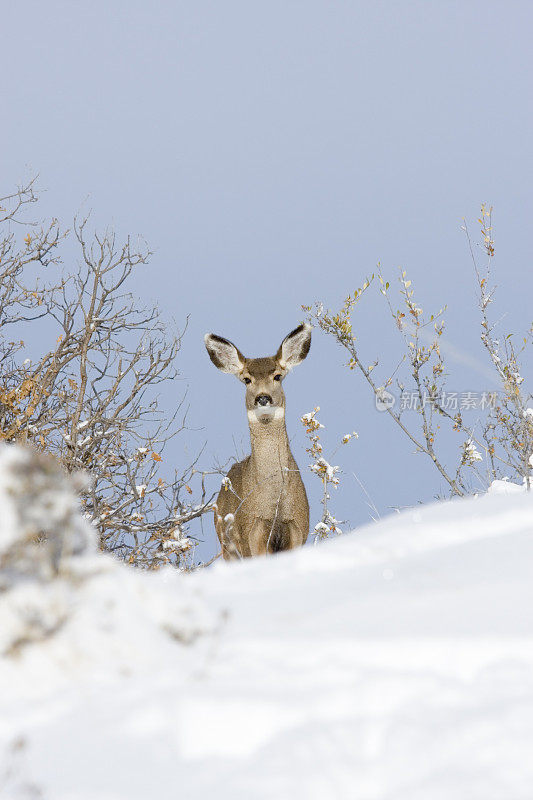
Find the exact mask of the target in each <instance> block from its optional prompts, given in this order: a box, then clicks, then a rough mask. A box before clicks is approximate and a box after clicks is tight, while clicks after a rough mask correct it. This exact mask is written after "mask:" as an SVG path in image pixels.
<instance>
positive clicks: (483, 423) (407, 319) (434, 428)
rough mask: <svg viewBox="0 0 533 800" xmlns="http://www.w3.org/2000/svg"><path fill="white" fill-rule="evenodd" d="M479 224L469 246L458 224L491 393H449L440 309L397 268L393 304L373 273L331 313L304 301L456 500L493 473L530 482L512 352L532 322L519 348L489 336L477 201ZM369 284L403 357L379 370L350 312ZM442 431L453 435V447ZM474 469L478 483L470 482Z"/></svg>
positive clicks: (488, 220) (489, 244)
mask: <svg viewBox="0 0 533 800" xmlns="http://www.w3.org/2000/svg"><path fill="white" fill-rule="evenodd" d="M479 223H480V225H481V242H480V246H479V248H477V250H476V249H475V248H474V246H473V244H472V242H471V239H470V235H469V232H468V228H467V226H466V224H465V226H464V230H465V233H466V235H467V238H468V244H469V249H470V254H471V256H472V260H473V265H474V273H475V276H476V281H477V286H478V291H479V296H478V300H479V313H480V317H481V334H480V339H481V343H482V345H483V347H484V348H485V350H486V352H487V353H488V356H489V358H490V362H491V365H492V368H493V370H494V378H495V382H496V384H499V386H500V389H499V391H495V392H477V393H474V392H462V393H458V392H450V391H448V384H447V382H446V381H447V379H448V377H449V371H448V369H447V365H446V363H445V348H444V347H443V346H442V338H441V337H442V334H443V331H444V320H443V315H444V310H445V309H440V310H439V311H438V312H437V313H434V314H427V313H424V310H423V308H422V307H421V304H420V303H419V302H418V300H417V299H416V297H415V293H414V288H413V285H412V281H411V280H410V279H409V278H408V276H407V272H406V270H401V271H400V276H399V294H400V302H399V305H397V304H396V302H397V301H396V299H394V298H393V297H391V295H392V292H391V288H390V283H389V281H388V280H386V279H385V277H384V276H383V275H382V274H381V272H378V273H377V274H376V275H372V276H371V277H369V278H367V279H366V280H365V282H364V284H363V285H362V287H361V288H360V289H356V290H355V291H354V292H353V294H350V295H348V296H347V297H346V299H345V301H344V304H343V306H342V308H341V309H340V310H339V311H330V310H328V309H326V308H324V306H323V304H322V303H315V305H314V307H311V306H304V307H303V308H304V310H305V311H307V313H308V317H309V320H310V321H311V322H314V323H315V324H316V325H317V326H318V327H319V328H320V329H321V330H322V331H324V332H325V333H326V334H328V335H330V336H332V337H333V338H334V339H335V340H336V341H337V342H338V343H339V344H340V345H341V346H342V347H343V348H344V349H345V350H346V352H347V354H348V362H347V366H348V368H349V369H350V370H357V371H359V372H360V373H361V374H362V376H363V378H364V379H365V381H366V382H367V384H368V385H369V387H370V389H371V391H372V392H373V394H374V397H375V403H376V408H377V409H378V410H379V411H383V412H385V414H384V416H385V415H387V416H388V418H389V419H392V420H393V421H394V422H395V424H396V425H397V426H398V427H399V428H400V429H401V430H402V432H403V434H404V435H405V436H406V437H407V439H409V441H410V443H411V445H413V446H414V448H415V452H417V453H423V454H424V455H426V456H427V457H428V458H429V460H430V461H431V462H432V464H433V465H434V467H436V469H437V470H438V472H439V473H440V475H441V477H442V478H443V479H444V481H445V482H446V483H447V484H448V487H449V491H450V494H451V495H455V496H463V495H466V494H468V493H470V492H472V491H476V490H477V489H478V488H479V485H482V486H483V487H485V488H488V486H489V485H490V484H491V483H492V482H494V481H497V480H500V479H502V478H508V479H510V480H512V481H517V482H518V483H522V482H523V483H524V484H525V485H526V488H528V489H529V488H531V481H532V468H533V464H532V459H533V408H532V406H533V396H532V394H531V393H529V392H528V390H527V389H526V387H525V383H524V379H523V377H522V370H521V365H520V354H521V353H522V352H523V351H524V349H525V348H526V347H530V346H531V344H532V342H533V326H532V327H531V328H530V330H529V331H528V333H527V335H526V336H525V337H523V339H522V340H521V341H520V344H515V343H514V342H515V340H514V338H513V334H510V333H508V334H505V333H503V332H502V333H500V334H498V333H497V326H498V324H499V321H497V322H494V321H492V320H491V319H489V316H488V309H489V307H490V305H491V304H492V302H493V297H494V291H495V290H494V287H492V286H491V283H490V281H491V263H492V259H493V258H494V252H495V251H494V241H493V232H492V209H491V208H489V207H487V206H486V205H483V206H482V208H481V216H480V218H479ZM479 251H481V252H482V253H484V256H485V259H486V262H485V266H484V267H483V268H481V267H480V266H479V263H478V257H477V253H478V252H479ZM376 277H377V281H376V280H375V278H376ZM378 282H379V291H380V294H381V295H382V296H383V297H384V299H385V302H386V304H387V308H388V311H389V312H390V315H391V317H392V319H393V322H394V325H395V327H396V328H397V329H398V330H399V332H400V334H401V336H402V339H403V353H395V354H394V362H393V363H394V366H393V367H391V368H390V371H386V372H384V373H383V372H382V374H381V375H380V374H379V367H380V362H379V360H378V359H376V360H374V361H373V362H372V363H368V362H365V361H364V360H363V359H362V357H361V353H360V352H359V345H358V337H357V335H356V330H357V328H356V321H355V318H354V317H355V311H356V309H357V306H358V304H359V302H360V301H361V298H362V297H363V295H365V294H366V293H367V291H368V290H369V289H370V287H371V285H372V284H374V285H375V284H377V283H378ZM385 369H386V370H389V368H387V367H385ZM394 390H395V391H396V396H395V395H394V394H393V391H394ZM459 394H460V395H461V396H460V398H458V395H459ZM397 400H399V402H396V401H397ZM459 401H460V402H459ZM472 408H476V410H478V411H479V418H478V421H477V422H476V423H475V424H474V425H469V424H467V422H466V420H465V416H464V413H463V411H464V410H466V409H472ZM407 410H413V411H415V412H416V415H415V416H412V417H410V418H408V415H407V416H406V414H405V411H407ZM413 420H414V421H413ZM450 433H451V434H452V436H457V435H459V437H460V439H459V441H458V442H454V444H453V447H452V448H450V438H449V437H450ZM450 450H453V452H454V454H455V455H454V457H453V458H450V456H449V451H450ZM473 475H475V477H476V479H477V484H478V485H477V486H476V487H475V488H474V486H473V482H472V476H473Z"/></svg>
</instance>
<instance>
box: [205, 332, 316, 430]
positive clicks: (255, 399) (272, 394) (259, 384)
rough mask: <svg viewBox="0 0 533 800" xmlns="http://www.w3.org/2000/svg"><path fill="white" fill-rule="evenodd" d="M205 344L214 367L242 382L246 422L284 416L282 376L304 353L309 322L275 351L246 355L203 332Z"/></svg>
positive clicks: (231, 345)
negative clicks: (262, 355)
mask: <svg viewBox="0 0 533 800" xmlns="http://www.w3.org/2000/svg"><path fill="white" fill-rule="evenodd" d="M204 341H205V346H206V348H207V352H208V353H209V357H210V359H211V361H212V362H213V364H214V365H215V367H218V369H220V370H222V372H229V373H231V374H232V375H235V376H236V377H237V378H238V379H239V380H240V381H241V383H243V384H244V385H245V386H246V409H247V411H248V419H249V420H250V422H259V423H262V424H265V425H267V424H268V423H270V422H272V421H273V420H276V419H277V420H280V419H283V418H284V416H285V394H284V392H283V386H282V383H283V379H284V378H285V376H286V375H287V374H288V373H289V372H290V371H291V369H293V368H294V367H295V366H296V365H297V364H300V362H302V361H303V360H304V358H305V357H306V356H307V354H308V352H309V348H310V347H311V326H310V325H308V324H307V323H306V322H304V323H303V324H302V325H299V326H298V327H297V328H295V329H294V330H293V331H291V332H290V333H289V335H288V336H286V337H285V338H284V340H283V341H282V343H281V344H280V346H279V348H278V351H277V353H276V355H274V356H268V357H266V358H246V357H245V356H243V354H242V353H241V351H240V350H239V349H238V348H237V347H235V345H234V344H233V343H232V342H230V341H228V340H227V339H223V338H222V337H221V336H217V335H216V334H214V333H206V335H205V337H204Z"/></svg>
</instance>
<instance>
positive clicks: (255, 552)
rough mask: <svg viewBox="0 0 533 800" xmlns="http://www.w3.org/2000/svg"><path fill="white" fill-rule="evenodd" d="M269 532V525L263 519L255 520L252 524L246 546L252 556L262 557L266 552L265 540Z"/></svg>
mask: <svg viewBox="0 0 533 800" xmlns="http://www.w3.org/2000/svg"><path fill="white" fill-rule="evenodd" d="M269 532H270V527H269V524H268V522H267V521H266V520H264V519H256V520H254V522H253V525H252V528H251V530H250V534H249V536H248V544H249V546H250V553H251V554H252V556H264V555H265V553H266V551H267V540H268V534H269Z"/></svg>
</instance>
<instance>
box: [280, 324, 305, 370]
mask: <svg viewBox="0 0 533 800" xmlns="http://www.w3.org/2000/svg"><path fill="white" fill-rule="evenodd" d="M310 347H311V326H310V325H308V324H307V322H304V323H303V325H299V326H298V327H297V328H295V329H294V330H293V331H291V332H290V333H289V335H288V336H286V337H285V338H284V340H283V341H282V343H281V345H280V348H279V350H278V352H277V353H276V358H277V360H278V363H279V365H280V367H281V368H282V369H286V370H287V371H288V370H291V369H292V368H293V367H296V366H297V365H298V364H299V363H300V362H301V361H303V360H304V358H305V357H306V355H307V354H308V352H309V348H310Z"/></svg>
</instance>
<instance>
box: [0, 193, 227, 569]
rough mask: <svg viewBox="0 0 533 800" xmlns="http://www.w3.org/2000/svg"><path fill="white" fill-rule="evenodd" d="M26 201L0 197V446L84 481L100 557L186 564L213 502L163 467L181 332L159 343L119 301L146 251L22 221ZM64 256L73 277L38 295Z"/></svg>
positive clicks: (148, 315)
mask: <svg viewBox="0 0 533 800" xmlns="http://www.w3.org/2000/svg"><path fill="white" fill-rule="evenodd" d="M37 200H38V192H37V191H36V188H35V181H34V180H33V181H30V182H29V183H27V184H26V185H24V186H21V187H19V188H18V189H17V191H16V192H14V193H12V194H11V195H8V196H6V197H4V198H0V207H1V209H2V210H1V213H0V224H1V226H2V229H1V232H0V265H1V267H0V277H1V289H0V303H1V306H0V330H1V333H2V336H1V337H0V439H1V440H3V441H5V442H19V443H27V444H31V445H32V446H33V447H35V448H36V449H37V450H39V451H45V452H48V453H52V454H53V455H54V456H56V458H57V459H58V460H59V462H60V463H61V465H62V466H63V468H64V469H65V470H66V471H67V472H69V473H72V472H76V471H78V470H84V471H86V472H87V473H89V475H90V477H91V485H90V488H89V489H88V490H86V491H84V492H83V494H82V505H83V509H84V511H85V514H86V516H87V517H88V518H89V519H90V520H91V522H92V524H93V525H94V526H95V527H96V529H97V530H98V534H99V538H100V545H101V547H102V548H103V549H106V550H109V551H112V552H114V553H116V554H117V555H118V556H119V557H121V558H123V559H126V560H127V561H129V562H130V563H134V564H137V565H139V566H143V567H150V568H154V567H157V566H159V565H161V564H164V563H174V564H177V565H179V566H182V567H186V566H188V565H189V566H190V565H191V564H192V557H193V556H192V554H193V550H194V539H193V538H192V537H191V536H190V535H188V532H189V528H188V526H189V523H190V522H191V521H192V520H194V519H196V518H198V517H200V516H201V515H202V514H204V513H205V512H206V511H208V510H210V509H211V503H212V497H211V496H209V495H208V492H207V490H206V485H205V473H201V472H199V471H198V469H197V466H196V461H193V462H192V463H189V464H187V465H184V466H182V467H181V468H180V469H178V470H169V469H168V468H167V467H166V465H165V464H164V452H165V448H166V446H167V445H168V442H169V441H170V440H171V439H172V438H174V437H176V436H177V435H179V434H180V433H182V432H183V431H184V430H185V416H186V415H185V410H184V406H183V399H182V401H181V402H180V403H178V406H177V408H176V409H175V410H174V412H173V414H172V415H171V417H170V418H168V416H167V414H166V413H165V410H164V409H163V408H161V406H160V400H159V396H158V391H159V388H160V387H161V385H162V384H163V383H166V382H168V381H172V380H173V379H174V378H175V377H176V374H177V372H176V367H175V361H176V357H177V355H178V353H179V350H180V347H181V337H182V332H177V333H175V334H172V333H169V332H168V331H169V329H168V326H167V325H165V324H164V322H163V320H162V318H161V315H160V313H159V310H158V308H157V307H148V308H143V307H141V306H139V304H138V301H137V300H136V299H135V297H133V295H132V294H131V293H130V292H129V286H130V285H131V279H132V276H133V275H134V273H135V271H136V270H137V269H139V268H142V267H144V266H145V265H146V264H147V263H148V262H149V259H150V255H151V253H150V251H149V249H148V248H147V247H146V245H144V243H143V242H141V241H136V242H135V243H134V242H133V241H132V240H131V239H129V238H128V239H127V240H126V241H125V242H124V243H118V242H117V240H116V237H115V234H114V233H113V232H111V231H104V232H103V233H102V234H98V233H91V232H90V230H89V219H88V218H87V217H84V218H81V219H80V218H77V219H75V221H74V226H73V229H72V231H62V230H60V227H59V224H58V222H57V220H55V219H53V220H51V221H50V222H49V223H47V224H45V225H37V224H35V223H33V222H28V221H27V220H26V219H25V214H24V212H25V211H26V210H27V207H28V206H30V205H32V204H34V203H36V202H37ZM73 246H75V247H76V249H77V253H78V256H79V258H78V263H77V264H76V266H72V267H70V268H68V269H65V270H63V271H62V272H61V273H59V274H58V278H57V280H56V281H55V282H54V281H53V280H52V281H51V282H50V280H49V282H48V283H46V284H44V283H43V282H42V274H43V273H44V271H45V268H47V269H48V271H50V267H51V265H54V264H57V265H59V264H60V263H62V261H63V253H64V252H65V251H67V252H68V251H69V248H72V247H73ZM58 272H59V269H58ZM34 273H36V274H34ZM30 323H31V325H32V326H33V327H32V331H31V336H32V339H33V340H35V339H36V338H37V337H39V341H42V348H41V351H40V355H39V356H38V357H37V358H36V359H28V358H23V355H24V341H23V340H22V339H21V338H20V333H21V329H22V326H24V329H25V331H26V333H25V334H24V335H27V334H29V333H30V332H29V330H28V325H29V324H30ZM39 326H40V327H39Z"/></svg>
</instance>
